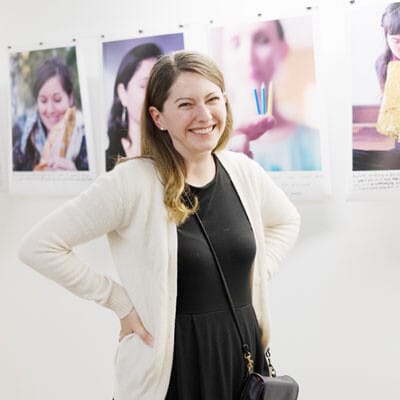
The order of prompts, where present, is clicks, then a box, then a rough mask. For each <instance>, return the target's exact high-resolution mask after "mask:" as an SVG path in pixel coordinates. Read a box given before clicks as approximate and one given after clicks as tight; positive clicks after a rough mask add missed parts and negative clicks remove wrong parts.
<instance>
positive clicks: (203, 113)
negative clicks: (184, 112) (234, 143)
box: [197, 103, 212, 121]
mask: <svg viewBox="0 0 400 400" xmlns="http://www.w3.org/2000/svg"><path fill="white" fill-rule="evenodd" d="M197 117H198V118H199V120H200V121H210V119H212V114H211V111H210V109H209V108H208V106H207V104H204V103H202V104H199V105H198V107H197Z"/></svg>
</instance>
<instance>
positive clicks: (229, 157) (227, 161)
mask: <svg viewBox="0 0 400 400" xmlns="http://www.w3.org/2000/svg"><path fill="white" fill-rule="evenodd" d="M216 156H217V157H218V159H219V160H220V161H221V162H222V164H223V165H224V166H225V167H226V168H227V169H237V170H246V171H248V170H256V171H259V170H260V169H262V168H261V167H260V165H259V164H258V163H257V162H255V161H254V160H252V159H251V158H249V157H248V156H247V155H246V154H244V153H240V152H235V151H230V150H222V151H218V152H217V153H216Z"/></svg>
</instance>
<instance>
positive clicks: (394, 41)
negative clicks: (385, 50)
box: [386, 34, 400, 60]
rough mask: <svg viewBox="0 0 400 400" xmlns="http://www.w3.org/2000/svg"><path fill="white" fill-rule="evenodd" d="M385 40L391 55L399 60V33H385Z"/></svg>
mask: <svg viewBox="0 0 400 400" xmlns="http://www.w3.org/2000/svg"><path fill="white" fill-rule="evenodd" d="M386 40H387V43H388V46H389V49H390V50H391V52H392V53H393V55H394V56H395V57H396V58H397V59H398V60H400V35H389V34H388V35H387V36H386Z"/></svg>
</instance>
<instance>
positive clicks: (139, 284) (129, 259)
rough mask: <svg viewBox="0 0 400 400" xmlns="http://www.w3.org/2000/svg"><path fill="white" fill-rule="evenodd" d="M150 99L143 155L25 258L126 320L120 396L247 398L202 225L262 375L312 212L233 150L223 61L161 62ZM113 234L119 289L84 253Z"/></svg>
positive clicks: (66, 212) (101, 182)
mask: <svg viewBox="0 0 400 400" xmlns="http://www.w3.org/2000/svg"><path fill="white" fill-rule="evenodd" d="M143 104H144V105H143V112H142V119H141V133H142V141H141V156H139V157H134V158H130V159H125V161H124V162H121V163H119V164H118V165H117V166H116V167H115V168H113V170H112V171H110V172H108V173H107V174H104V175H102V176H101V177H99V178H98V179H97V180H96V182H95V183H94V184H93V185H91V186H90V187H89V188H88V189H87V190H86V191H85V192H83V193H82V194H81V195H80V196H78V197H77V198H75V199H73V200H72V201H69V202H68V203H67V204H65V205H64V206H63V207H61V208H59V210H58V211H56V212H55V213H52V214H51V215H49V216H48V217H47V218H46V219H45V220H44V221H43V222H42V223H41V224H40V225H38V226H37V227H36V228H34V229H33V230H32V231H31V232H30V233H29V234H28V235H27V236H26V237H25V239H24V243H23V244H22V246H21V250H20V257H21V258H22V259H23V260H24V261H25V262H26V263H28V264H29V265H31V266H32V267H33V268H35V269H37V270H38V271H40V272H41V273H42V274H44V275H45V276H47V277H48V278H51V279H53V280H55V281H56V282H58V283H60V284H61V285H63V286H64V287H65V288H67V289H69V290H71V291H72V292H74V293H75V294H77V295H79V296H81V297H83V298H85V299H92V300H95V301H96V302H98V303H99V304H102V305H104V306H106V307H109V308H110V309H112V310H113V311H115V313H116V315H117V316H118V318H119V319H120V327H121V329H120V343H119V346H118V350H117V354H116V357H115V379H116V382H115V393H114V398H115V399H116V400H117V399H118V400H131V399H141V400H155V399H168V400H169V399H171V400H176V399H190V400H210V399H229V400H238V399H239V398H240V390H241V387H242V383H243V379H244V377H245V371H246V368H245V363H244V359H243V355H242V353H241V351H240V349H241V343H240V339H239V335H237V333H236V331H235V324H234V321H233V319H232V316H231V314H230V311H229V306H228V303H227V301H226V298H225V293H224V291H223V290H222V286H221V281H220V277H219V275H218V271H217V269H216V268H217V266H216V264H215V263H214V259H213V257H212V253H211V252H210V249H209V247H208V245H207V242H206V240H205V237H204V236H203V234H202V231H201V230H200V229H199V225H198V223H197V221H198V220H197V218H202V219H203V221H204V226H205V229H206V230H207V232H208V236H209V238H210V239H211V240H212V242H213V245H214V247H215V249H216V253H217V254H218V258H219V259H220V263H221V266H222V268H223V270H224V274H225V279H226V281H227V282H228V285H229V287H230V289H231V296H232V299H233V302H234V305H235V308H236V311H237V313H238V320H239V324H240V327H241V330H243V335H244V336H245V340H246V343H248V347H249V349H250V351H251V353H252V355H253V360H254V370H255V371H257V372H260V373H264V374H265V373H266V369H267V365H266V360H265V357H264V350H265V348H266V346H267V344H268V339H269V323H268V310H267V281H268V279H269V278H270V277H271V275H272V273H273V272H274V270H275V269H276V267H277V266H278V264H279V263H280V261H281V260H282V258H283V257H284V255H285V254H286V253H287V251H288V250H289V248H290V247H291V245H292V244H293V243H294V241H295V239H296V237H297V234H298V228H299V215H298V213H297V210H296V209H295V207H294V206H293V205H292V204H291V202H290V201H289V200H288V198H287V197H286V196H285V194H284V193H283V192H282V191H281V190H280V189H279V188H278V187H277V186H276V185H275V184H274V183H273V181H272V180H271V179H270V178H269V176H268V175H267V173H266V172H265V171H264V170H263V169H262V168H261V167H260V166H259V165H258V164H257V163H255V162H254V161H252V160H250V159H249V158H248V157H246V156H245V155H242V154H237V153H232V152H229V151H224V150H223V148H224V147H225V145H226V144H227V142H228V140H229V135H230V133H231V130H232V115H231V110H230V107H229V102H228V100H227V97H226V96H225V84H224V78H223V76H222V73H221V72H220V70H219V69H218V67H217V65H216V64H215V62H214V61H213V60H212V59H210V58H209V57H207V56H205V55H203V54H200V53H195V52H189V51H180V52H176V53H170V54H168V55H165V56H161V57H160V59H159V60H158V61H157V62H156V63H155V65H154V67H153V68H152V70H151V73H150V76H149V79H148V82H147V87H146V94H145V98H144V103H143ZM105 233H106V234H108V237H109V240H110V247H111V251H112V253H113V256H114V259H115V264H116V267H117V270H118V275H119V277H120V279H121V282H120V283H119V282H116V281H113V280H111V279H110V278H108V277H106V276H103V275H101V274H99V273H97V272H96V271H95V270H94V269H93V268H90V267H89V266H88V265H87V264H86V263H85V262H84V261H83V260H81V259H80V258H79V256H78V255H77V254H75V253H74V251H73V246H76V245H79V244H80V243H84V242H87V241H88V240H91V239H94V238H97V237H99V235H102V234H105ZM133 255H134V256H133ZM138 360H140V362H138Z"/></svg>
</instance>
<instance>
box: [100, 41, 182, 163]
mask: <svg viewBox="0 0 400 400" xmlns="http://www.w3.org/2000/svg"><path fill="white" fill-rule="evenodd" d="M182 49H183V34H182V33H173V34H167V35H160V36H148V37H140V38H134V39H126V40H117V41H111V42H104V43H103V64H104V65H103V66H104V73H105V84H106V89H105V97H106V110H107V136H106V139H107V145H106V146H105V149H106V150H105V159H106V160H105V166H106V170H107V171H109V170H111V169H113V168H114V166H115V164H116V162H117V161H118V159H119V158H121V157H135V156H137V155H138V154H139V152H140V141H141V140H140V118H141V112H142V104H143V98H144V93H145V89H146V84H147V80H148V77H149V74H150V71H151V68H152V67H153V65H154V64H155V62H156V61H157V59H158V58H159V57H160V56H161V55H162V54H166V53H168V52H171V51H176V50H182Z"/></svg>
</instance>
